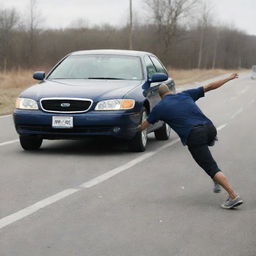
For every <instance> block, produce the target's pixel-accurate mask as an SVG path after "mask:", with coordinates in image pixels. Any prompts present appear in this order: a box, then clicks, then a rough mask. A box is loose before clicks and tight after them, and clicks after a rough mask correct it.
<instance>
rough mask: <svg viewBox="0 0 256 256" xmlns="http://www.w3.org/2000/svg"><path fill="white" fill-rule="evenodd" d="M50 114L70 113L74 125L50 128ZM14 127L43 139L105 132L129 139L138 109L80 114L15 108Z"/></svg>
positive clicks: (136, 123)
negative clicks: (135, 110) (129, 111)
mask: <svg viewBox="0 0 256 256" xmlns="http://www.w3.org/2000/svg"><path fill="white" fill-rule="evenodd" d="M53 116H72V117H73V128H64V129H63V128H53V127H52V117H53ZM13 118H14V123H15V128H16V131H17V132H18V134H20V135H40V136H42V137H43V138H45V139H62V138H63V139H67V138H71V139H72V138H78V137H83V136H93V135H104V136H105V135H107V136H114V137H117V138H125V139H130V138H132V137H134V135H135V134H136V130H135V129H134V128H135V127H136V126H137V125H138V124H139V123H140V118H141V117H140V113H139V112H136V113H126V112H121V111H120V112H119V111H118V113H117V112H114V111H109V112H107V111H106V112H105V111H104V113H103V112H102V111H92V112H87V113H82V114H81V113H80V114H58V113H46V112H43V111H41V110H34V111H29V110H18V109H16V110H15V111H14V113H13Z"/></svg>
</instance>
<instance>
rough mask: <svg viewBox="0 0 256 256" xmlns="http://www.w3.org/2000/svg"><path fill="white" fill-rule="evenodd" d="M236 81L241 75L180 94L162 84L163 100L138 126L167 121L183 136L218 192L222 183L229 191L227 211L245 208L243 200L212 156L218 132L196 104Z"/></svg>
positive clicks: (142, 126) (160, 92) (161, 93)
mask: <svg viewBox="0 0 256 256" xmlns="http://www.w3.org/2000/svg"><path fill="white" fill-rule="evenodd" d="M235 78H238V74H237V73H234V74H232V75H230V76H229V77H227V78H225V79H222V80H218V81H215V82H212V83H210V84H208V85H205V86H203V87H199V88H196V89H190V90H186V91H183V92H181V93H177V94H175V93H173V92H171V91H170V89H169V87H168V86H167V85H165V84H162V85H160V87H159V95H160V97H161V98H162V100H161V101H160V102H159V103H158V104H157V105H156V106H155V107H154V108H153V109H152V111H151V113H150V114H149V116H148V118H147V120H146V121H144V122H143V123H142V124H141V125H139V127H138V129H140V130H144V129H146V128H147V127H149V125H150V124H154V123H155V122H157V121H159V120H163V121H164V122H166V123H167V124H168V125H169V126H170V127H171V128H172V129H173V130H174V131H175V132H176V133H177V134H178V135H179V137H180V139H181V142H182V143H183V145H187V146H188V149H189V151H190V153H191V155H192V157H193V158H194V160H195V161H196V162H197V163H198V165H199V166H200V167H202V169H204V170H205V172H206V173H207V174H208V175H209V176H210V177H211V178H212V179H213V181H214V183H215V187H214V192H215V193H218V192H220V186H219V184H220V185H221V186H222V187H223V188H224V189H225V190H226V191H227V193H228V195H229V197H228V199H227V200H226V201H225V202H224V203H223V204H222V205H221V206H222V207H223V208H226V209H231V208H234V207H237V206H239V205H241V204H242V203H243V200H242V199H241V198H240V196H239V195H238V194H237V193H236V192H235V191H234V190H233V188H232V187H231V185H230V184H229V182H228V180H227V178H226V176H225V175H224V174H223V173H222V172H221V170H220V169H219V167H218V165H217V163H216V162H215V160H214V159H213V157H212V155H211V152H210V150H209V147H208V146H213V144H214V142H215V140H216V135H217V130H216V128H215V126H214V125H213V123H212V122H211V120H209V119H208V118H207V117H206V116H205V115H204V114H203V113H202V111H201V110H200V109H199V107H198V106H197V105H196V103H195V102H196V101H197V100H198V99H199V98H201V97H204V94H205V93H206V92H208V91H211V90H215V89H217V88H219V87H221V86H222V85H224V84H225V83H227V82H228V81H230V80H233V79H235Z"/></svg>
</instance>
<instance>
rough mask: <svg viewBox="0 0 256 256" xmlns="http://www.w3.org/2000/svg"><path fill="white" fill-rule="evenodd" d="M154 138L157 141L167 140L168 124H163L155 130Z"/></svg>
mask: <svg viewBox="0 0 256 256" xmlns="http://www.w3.org/2000/svg"><path fill="white" fill-rule="evenodd" d="M154 133H155V137H156V139H157V140H168V139H169V137H170V133H171V128H170V126H169V125H168V124H166V123H164V124H163V126H162V127H160V128H159V129H157V130H155V132H154Z"/></svg>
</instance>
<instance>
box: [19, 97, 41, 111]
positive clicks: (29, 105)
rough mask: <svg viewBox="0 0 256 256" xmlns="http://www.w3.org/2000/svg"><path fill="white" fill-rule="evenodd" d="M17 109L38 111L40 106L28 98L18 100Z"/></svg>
mask: <svg viewBox="0 0 256 256" xmlns="http://www.w3.org/2000/svg"><path fill="white" fill-rule="evenodd" d="M16 108H19V109H28V110H37V109H38V105H37V103H36V101H35V100H32V99H27V98H17V100H16Z"/></svg>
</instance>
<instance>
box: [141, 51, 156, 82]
mask: <svg viewBox="0 0 256 256" xmlns="http://www.w3.org/2000/svg"><path fill="white" fill-rule="evenodd" d="M144 60H145V63H146V68H147V73H148V78H151V77H152V75H153V74H155V73H156V72H157V71H156V68H155V66H154V65H153V63H152V61H151V59H150V58H149V56H147V55H146V56H145V57H144Z"/></svg>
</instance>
